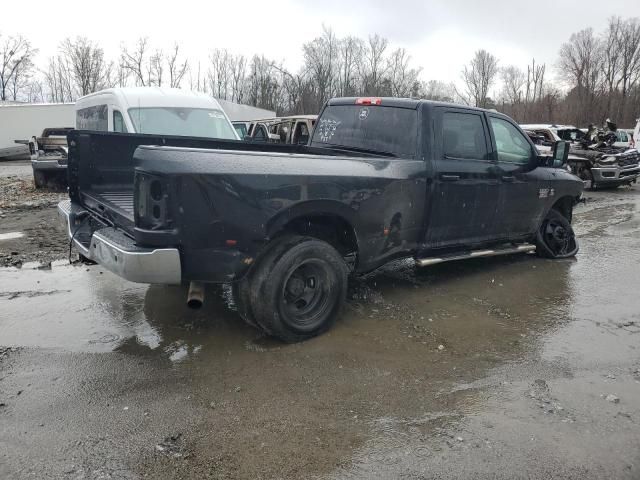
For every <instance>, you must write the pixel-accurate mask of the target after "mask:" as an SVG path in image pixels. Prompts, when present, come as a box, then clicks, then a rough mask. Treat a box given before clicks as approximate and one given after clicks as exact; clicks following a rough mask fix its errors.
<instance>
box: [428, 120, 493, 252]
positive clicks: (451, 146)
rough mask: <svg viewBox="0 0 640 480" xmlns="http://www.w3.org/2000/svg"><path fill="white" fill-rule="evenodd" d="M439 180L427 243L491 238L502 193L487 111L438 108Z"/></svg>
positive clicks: (436, 162)
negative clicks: (491, 149)
mask: <svg viewBox="0 0 640 480" xmlns="http://www.w3.org/2000/svg"><path fill="white" fill-rule="evenodd" d="M434 113H435V118H434V120H435V124H434V128H435V130H434V132H435V135H434V149H433V151H434V156H435V160H434V178H433V186H432V195H431V205H430V208H428V212H427V215H428V218H427V234H426V243H427V245H428V246H429V247H446V246H450V245H451V246H453V245H456V244H469V243H477V242H482V241H484V240H490V239H492V238H494V237H495V236H496V234H497V233H498V231H497V230H496V225H495V218H496V210H497V206H498V200H499V196H500V183H499V179H498V177H497V175H496V162H495V161H494V160H493V159H492V156H491V155H490V149H489V147H490V139H489V129H488V126H487V123H486V119H485V116H484V114H483V113H482V112H476V111H473V110H466V109H456V108H449V107H438V108H436V109H434Z"/></svg>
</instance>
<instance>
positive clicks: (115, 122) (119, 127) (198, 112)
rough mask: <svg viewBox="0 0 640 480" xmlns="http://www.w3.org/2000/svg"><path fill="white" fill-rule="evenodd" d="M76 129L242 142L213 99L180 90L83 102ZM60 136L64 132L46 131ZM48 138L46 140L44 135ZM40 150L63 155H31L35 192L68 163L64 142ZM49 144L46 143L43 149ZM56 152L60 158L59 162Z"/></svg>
mask: <svg viewBox="0 0 640 480" xmlns="http://www.w3.org/2000/svg"><path fill="white" fill-rule="evenodd" d="M75 112H76V114H75V118H76V120H75V123H76V128H77V129H82V130H93V131H103V132H119V133H143V134H161V135H181V136H191V137H207V138H224V139H229V140H236V139H239V138H240V137H238V135H237V134H236V131H235V129H234V128H233V126H232V125H231V122H230V121H229V118H228V117H227V114H226V113H225V112H224V111H223V110H222V108H221V107H220V104H219V103H218V101H217V100H215V99H214V98H211V97H209V96H208V95H205V94H202V93H195V92H190V91H187V90H180V89H177V88H160V87H132V88H109V89H106V90H101V91H99V92H95V93H91V94H89V95H85V96H84V97H81V98H79V99H78V100H77V101H76V103H75ZM47 130H49V131H51V132H52V131H57V132H61V131H62V130H61V129H47ZM43 137H44V135H43ZM39 140H40V141H39V142H38V145H39V146H43V145H46V144H47V143H48V142H52V145H53V144H54V143H55V146H57V147H58V149H54V150H52V151H51V152H49V150H48V149H45V156H46V158H45V159H44V160H43V159H38V158H37V157H38V155H37V152H38V151H40V150H39V147H36V148H35V150H36V158H35V159H34V154H33V152H32V155H31V156H32V166H33V169H34V170H33V171H34V181H35V184H36V186H37V187H38V186H42V185H44V184H46V183H47V182H48V181H49V180H50V177H51V176H53V175H58V176H59V175H60V172H62V174H63V175H64V172H65V170H66V157H64V154H63V152H62V144H63V143H66V139H63V138H56V139H53V138H49V139H47V140H44V139H43V138H42V137H41V138H40V139H39ZM43 142H45V143H43ZM53 152H57V154H59V155H58V157H57V158H56V160H57V162H56V161H54V159H53V157H52V156H51V155H53Z"/></svg>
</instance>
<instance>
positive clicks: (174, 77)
mask: <svg viewBox="0 0 640 480" xmlns="http://www.w3.org/2000/svg"><path fill="white" fill-rule="evenodd" d="M167 65H168V66H169V86H170V87H171V88H180V84H181V83H182V79H183V77H184V75H185V74H186V73H187V70H188V69H189V62H188V61H187V60H186V59H184V60H181V59H180V47H179V45H178V44H177V43H175V44H174V45H173V49H172V50H171V53H169V54H168V55H167Z"/></svg>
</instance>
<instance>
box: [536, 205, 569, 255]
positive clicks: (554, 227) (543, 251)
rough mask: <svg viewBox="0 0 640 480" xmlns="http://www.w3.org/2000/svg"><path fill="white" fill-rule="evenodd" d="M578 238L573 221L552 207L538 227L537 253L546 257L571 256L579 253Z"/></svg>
mask: <svg viewBox="0 0 640 480" xmlns="http://www.w3.org/2000/svg"><path fill="white" fill-rule="evenodd" d="M578 248H579V247H578V240H577V239H576V235H575V233H574V231H573V227H571V223H570V222H569V220H567V218H566V217H565V216H564V215H562V214H561V213H560V212H559V211H557V210H554V209H551V210H549V213H548V214H547V216H546V217H545V219H544V221H543V222H542V225H540V228H539V229H538V233H537V236H536V253H537V254H538V255H539V256H541V257H545V258H569V257H573V256H575V254H576V253H578Z"/></svg>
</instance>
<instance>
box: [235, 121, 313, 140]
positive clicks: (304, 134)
mask: <svg viewBox="0 0 640 480" xmlns="http://www.w3.org/2000/svg"><path fill="white" fill-rule="evenodd" d="M317 118H318V116H317V115H296V116H292V117H278V118H270V119H266V120H256V121H254V122H251V124H250V125H249V129H248V132H247V135H246V136H245V137H244V138H245V140H251V141H254V142H272V143H289V144H295V145H306V144H307V142H308V141H309V138H311V132H312V131H313V127H314V125H315V123H316V119H317Z"/></svg>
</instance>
